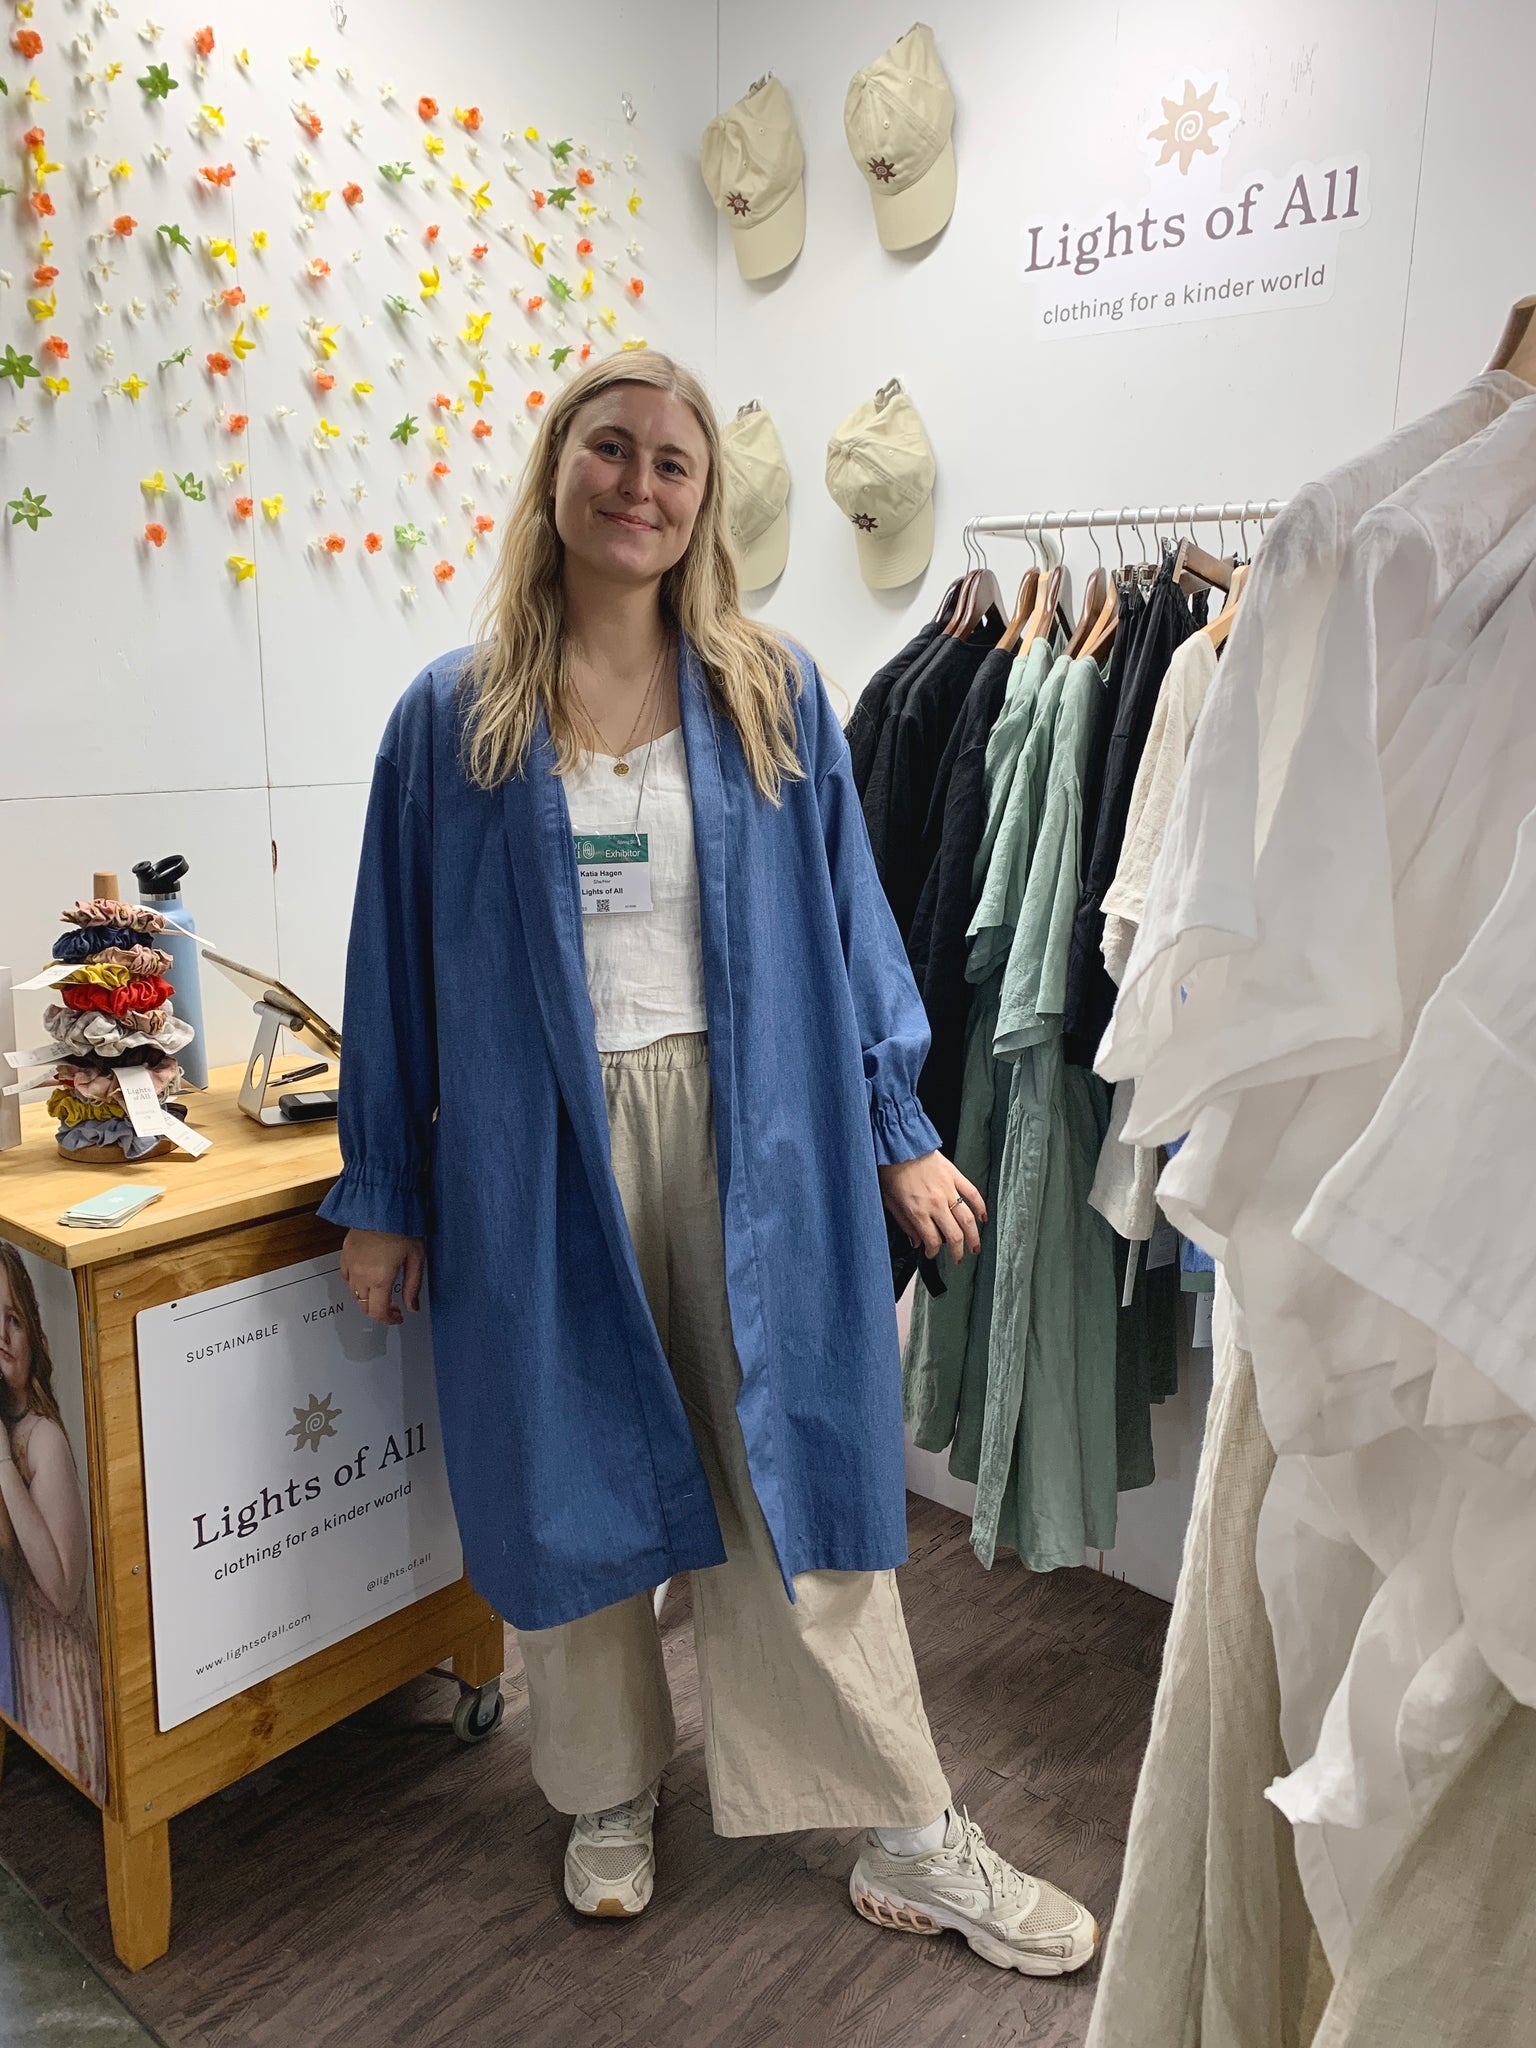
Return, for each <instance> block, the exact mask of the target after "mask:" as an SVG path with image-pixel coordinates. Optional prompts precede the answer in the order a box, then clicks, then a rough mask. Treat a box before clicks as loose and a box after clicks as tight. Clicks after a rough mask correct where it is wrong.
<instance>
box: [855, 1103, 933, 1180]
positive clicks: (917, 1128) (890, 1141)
mask: <svg viewBox="0 0 1536 2048" xmlns="http://www.w3.org/2000/svg"><path fill="white" fill-rule="evenodd" d="M870 1122H871V1124H872V1125H873V1127H874V1133H875V1164H876V1165H877V1166H900V1165H901V1164H902V1163H903V1162H904V1161H905V1160H908V1159H922V1158H924V1157H925V1156H926V1155H927V1154H928V1153H929V1152H937V1151H938V1149H939V1134H938V1132H937V1131H936V1130H935V1129H934V1127H933V1125H932V1124H931V1123H930V1122H929V1120H928V1118H927V1116H926V1115H925V1114H924V1112H923V1105H922V1104H921V1103H920V1102H919V1101H918V1099H917V1097H916V1096H915V1095H900V1096H887V1097H886V1098H885V1099H884V1100H883V1101H879V1102H876V1103H874V1104H873V1105H872V1107H871V1110H870Z"/></svg>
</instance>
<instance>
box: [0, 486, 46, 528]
mask: <svg viewBox="0 0 1536 2048" xmlns="http://www.w3.org/2000/svg"><path fill="white" fill-rule="evenodd" d="M5 509H6V511H7V512H9V513H10V515H11V524H12V526H20V524H21V522H22V521H23V520H25V521H26V522H27V524H28V526H30V527H31V529H32V531H33V532H34V533H36V531H37V522H38V521H39V519H51V518H52V517H53V514H52V513H51V512H50V511H49V510H48V506H47V503H46V493H45V492H43V491H33V490H31V489H29V488H27V487H25V486H23V489H22V493H21V496H20V497H19V498H11V499H9V500H8V501H7V503H6V507H5Z"/></svg>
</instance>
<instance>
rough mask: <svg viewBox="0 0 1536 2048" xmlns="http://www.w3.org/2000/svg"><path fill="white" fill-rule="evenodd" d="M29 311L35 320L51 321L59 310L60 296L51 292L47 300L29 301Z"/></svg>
mask: <svg viewBox="0 0 1536 2048" xmlns="http://www.w3.org/2000/svg"><path fill="white" fill-rule="evenodd" d="M27 310H28V312H29V313H30V314H31V315H32V318H33V319H34V320H51V319H52V318H53V316H54V314H55V313H57V312H58V310H59V295H58V293H57V292H50V293H49V294H48V296H47V298H46V299H28V301H27Z"/></svg>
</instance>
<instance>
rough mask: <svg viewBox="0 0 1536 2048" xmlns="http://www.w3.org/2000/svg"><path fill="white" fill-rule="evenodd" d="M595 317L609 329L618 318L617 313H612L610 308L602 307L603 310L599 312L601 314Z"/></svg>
mask: <svg viewBox="0 0 1536 2048" xmlns="http://www.w3.org/2000/svg"><path fill="white" fill-rule="evenodd" d="M597 317H598V319H599V320H601V321H602V323H603V325H604V326H605V327H608V328H611V327H612V326H613V323H614V321H615V320H616V319H617V318H618V317H619V316H618V314H617V313H615V312H614V310H613V308H612V306H604V308H603V310H602V311H601V313H599V314H598V316H597Z"/></svg>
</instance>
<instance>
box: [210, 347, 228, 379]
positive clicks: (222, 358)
mask: <svg viewBox="0 0 1536 2048" xmlns="http://www.w3.org/2000/svg"><path fill="white" fill-rule="evenodd" d="M208 368H209V370H210V372H211V373H212V374H213V375H214V376H215V377H227V376H228V375H229V357H228V356H227V355H225V353H224V351H223V350H222V349H217V348H216V349H214V350H213V352H212V353H211V354H210V355H209V357H208Z"/></svg>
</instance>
